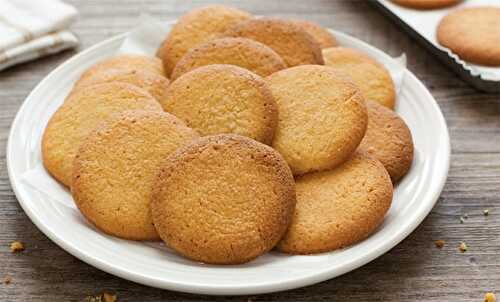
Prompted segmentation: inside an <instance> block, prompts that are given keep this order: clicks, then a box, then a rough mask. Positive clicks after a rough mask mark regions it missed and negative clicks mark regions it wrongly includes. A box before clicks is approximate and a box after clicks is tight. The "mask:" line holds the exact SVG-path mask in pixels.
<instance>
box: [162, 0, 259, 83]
mask: <svg viewBox="0 0 500 302" xmlns="http://www.w3.org/2000/svg"><path fill="white" fill-rule="evenodd" d="M250 18H252V15H250V14H249V13H247V12H244V11H241V10H239V9H235V8H232V7H228V6H223V5H209V6H205V7H202V8H198V9H194V10H192V11H190V12H188V13H187V14H185V15H184V16H182V17H181V18H180V19H179V20H178V21H177V23H176V24H175V25H174V26H173V28H172V30H171V31H170V33H169V34H168V36H167V38H166V40H165V41H164V42H163V43H162V45H161V46H160V49H159V50H158V52H157V55H159V56H160V58H161V59H162V61H163V66H164V67H165V70H166V72H167V74H168V75H170V74H171V73H172V70H173V69H174V67H175V65H176V64H177V62H178V61H179V60H180V59H181V58H182V57H183V56H184V54H186V52H188V50H190V49H191V48H193V47H195V46H197V45H199V44H202V43H205V42H208V41H210V40H212V39H215V38H219V37H222V33H223V32H225V31H226V30H227V29H228V28H229V27H231V26H233V25H234V24H237V23H239V22H242V21H244V20H247V19H250Z"/></svg>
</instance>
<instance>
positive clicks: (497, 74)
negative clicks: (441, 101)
mask: <svg viewBox="0 0 500 302" xmlns="http://www.w3.org/2000/svg"><path fill="white" fill-rule="evenodd" d="M378 2H380V3H381V4H383V5H384V6H385V7H386V8H388V9H389V10H390V11H391V12H392V13H394V14H395V15H396V16H398V17H399V18H400V19H401V20H402V21H403V22H405V23H406V24H408V25H409V26H411V27H412V28H413V29H414V30H415V31H416V32H417V33H418V34H419V35H420V36H422V37H423V38H425V39H426V40H427V41H429V42H430V43H432V44H433V45H434V46H435V47H436V48H438V49H439V50H442V51H444V52H446V53H448V55H449V56H450V57H452V58H453V59H454V60H455V62H456V63H457V64H459V65H461V66H462V67H463V68H464V69H465V70H467V71H469V72H470V73H471V74H472V75H473V76H480V77H481V78H482V79H484V80H490V81H500V67H488V66H481V65H476V64H472V63H469V62H465V61H464V60H462V59H460V58H459V57H458V56H457V55H456V54H454V53H453V52H451V50H449V49H448V48H446V47H443V46H441V45H440V44H439V43H438V41H437V37H436V29H437V26H438V24H439V22H440V21H441V19H442V18H443V17H444V16H446V15H447V14H449V13H450V12H451V11H453V10H456V9H457V8H463V7H473V6H485V5H488V6H497V7H500V1H499V0H467V1H463V2H461V3H460V4H457V5H454V6H451V7H446V8H442V9H433V10H416V9H411V8H405V7H403V6H399V5H397V4H395V3H392V2H391V1H390V0H378ZM498 43H500V41H499V42H498Z"/></svg>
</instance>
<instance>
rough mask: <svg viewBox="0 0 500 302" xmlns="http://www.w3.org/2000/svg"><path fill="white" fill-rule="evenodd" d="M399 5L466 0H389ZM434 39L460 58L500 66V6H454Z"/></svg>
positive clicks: (422, 6) (428, 7)
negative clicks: (457, 7) (456, 7)
mask: <svg viewBox="0 0 500 302" xmlns="http://www.w3.org/2000/svg"><path fill="white" fill-rule="evenodd" d="M392 1H393V2H394V3H397V4H399V5H402V6H405V7H409V8H413V9H419V10H431V9H439V8H445V7H452V6H454V5H457V4H459V3H461V2H464V1H465V0H392ZM436 40H437V41H438V42H439V44H441V45H442V46H444V47H446V48H449V49H450V50H451V51H452V52H453V53H455V54H456V55H458V56H459V57H460V58H461V59H462V60H465V61H467V62H470V63H474V64H479V65H484V66H491V67H500V42H499V41H500V7H498V6H493V5H491V6H487V5H481V6H470V7H465V8H459V9H454V10H452V11H451V12H450V13H448V14H447V15H446V16H445V17H444V18H442V19H441V21H440V22H439V24H438V26H437V29H436Z"/></svg>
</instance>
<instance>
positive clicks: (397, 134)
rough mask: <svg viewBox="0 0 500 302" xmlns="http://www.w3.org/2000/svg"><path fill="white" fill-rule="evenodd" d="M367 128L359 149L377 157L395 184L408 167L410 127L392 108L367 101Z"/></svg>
mask: <svg viewBox="0 0 500 302" xmlns="http://www.w3.org/2000/svg"><path fill="white" fill-rule="evenodd" d="M366 107H367V109H368V128H367V130H366V134H365V137H364V138H363V140H362V141H361V144H360V145H359V148H358V150H360V151H362V152H364V153H367V154H369V155H371V156H372V157H374V158H376V159H378V160H379V161H380V162H381V163H382V164H383V165H384V167H385V168H386V169H387V172H389V175H390V176H391V179H392V182H393V183H396V182H397V181H398V180H399V179H401V177H403V176H404V175H405V174H406V173H407V172H408V170H410V167H411V163H412V162H413V140H412V137H411V132H410V129H408V126H406V123H405V122H404V121H403V119H401V118H400V117H399V116H398V115H397V114H396V113H395V112H394V111H392V110H389V109H387V108H386V107H384V106H382V105H380V104H378V103H376V102H371V101H368V102H366Z"/></svg>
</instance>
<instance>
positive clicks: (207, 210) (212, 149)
mask: <svg viewBox="0 0 500 302" xmlns="http://www.w3.org/2000/svg"><path fill="white" fill-rule="evenodd" d="M294 186H295V185H294V180H293V177H292V174H291V172H290V169H289V168H288V166H287V164H286V162H285V161H284V160H283V158H282V157H281V155H280V154H279V153H278V152H276V151H275V150H273V149H272V148H271V147H268V146H266V145H264V144H261V143H259V142H256V141H254V140H252V139H249V138H246V137H243V136H239V135H234V134H225V135H216V136H209V137H204V138H201V139H199V140H196V141H194V142H192V143H191V144H190V145H188V146H186V147H183V148H181V149H180V150H178V151H177V152H176V153H175V154H173V155H172V156H170V157H169V160H167V161H166V162H165V164H164V166H163V167H162V168H161V172H160V174H159V176H158V179H157V182H156V185H155V189H154V192H153V200H152V203H151V210H152V213H153V222H154V224H155V227H156V229H157V231H158V233H159V234H160V237H161V238H162V239H163V240H164V241H165V242H166V243H167V245H168V246H170V247H172V248H173V249H174V250H176V251H178V252H179V253H180V254H182V255H184V256H185V257H188V258H190V259H193V260H196V261H201V262H205V263H214V264H238V263H244V262H248V261H250V260H252V259H254V258H256V257H258V256H260V255H262V254H264V253H266V252H267V251H269V250H270V249H272V248H273V247H274V246H275V245H276V243H277V242H278V241H279V240H280V238H281V237H282V236H283V234H284V233H285V231H286V229H287V228H288V225H289V223H290V221H291V218H292V215H293V211H294V207H295V189H294ZM179 188H182V189H179Z"/></svg>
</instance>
